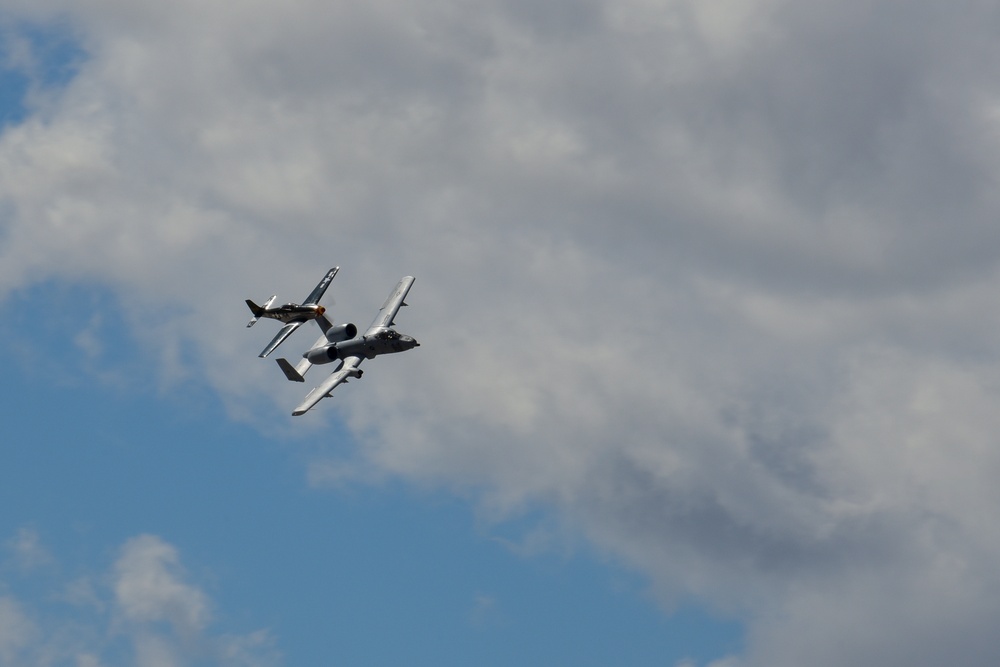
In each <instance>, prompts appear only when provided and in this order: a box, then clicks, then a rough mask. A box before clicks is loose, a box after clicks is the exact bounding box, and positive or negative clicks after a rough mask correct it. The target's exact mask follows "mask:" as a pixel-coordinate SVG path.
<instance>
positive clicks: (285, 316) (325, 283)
mask: <svg viewBox="0 0 1000 667" xmlns="http://www.w3.org/2000/svg"><path fill="white" fill-rule="evenodd" d="M337 271H340V267H339V266H335V267H333V268H332V269H330V270H329V271H327V272H326V275H325V276H323V280H321V281H319V284H317V285H316V287H314V288H313V291H312V292H310V293H309V296H307V297H306V300H305V301H303V302H302V303H286V304H285V305H283V306H276V307H274V308H272V307H271V304H272V303H274V300H275V299H277V298H278V295H277V294H275V295H273V296H272V297H271V298H270V299H268V300H267V301H265V302H264V305H263V306H258V305H257V304H256V303H254V302H253V301H251V300H250V299H247V300H246V301H247V306H249V307H250V312H252V313H253V317H252V318H251V319H250V321H249V322H247V327H248V328H249V327H252V326H253V325H255V324H257V320H259V319H260V318H262V317H266V318H270V319H272V320H279V321H281V322H284V323H285V326H283V327H281V331H279V332H278V333H277V334H276V335H275V336H274V338H273V339H271V342H270V343H268V344H267V347H265V348H264V351H263V352H261V353H260V354H259V355H258V356H259V357H261V358H262V359H263V358H264V357H266V356H267V355H269V354H271V353H272V352H274V350H275V348H277V347H278V346H279V345H281V343H282V342H284V340H285V339H286V338H288V337H289V336H290V335H292V332H293V331H295V330H296V329H298V328H299V327H300V326H302V324H303V323H305V322H308V321H309V320H314V319H316V318H317V317H321V316H322V315H323V313H325V312H326V308H324V307H323V306H321V305H319V300H320V299H322V298H323V294H325V293H326V288H327V287H329V286H330V281H331V280H333V277H334V276H336V275H337Z"/></svg>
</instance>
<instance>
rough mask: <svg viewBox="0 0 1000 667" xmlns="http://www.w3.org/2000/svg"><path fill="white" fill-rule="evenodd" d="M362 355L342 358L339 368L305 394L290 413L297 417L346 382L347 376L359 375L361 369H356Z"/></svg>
mask: <svg viewBox="0 0 1000 667" xmlns="http://www.w3.org/2000/svg"><path fill="white" fill-rule="evenodd" d="M363 359H364V357H354V356H351V357H347V359H344V364H343V365H342V366H341V367H340V370H336V371H334V372H333V373H331V374H330V375H329V377H327V378H326V379H325V380H323V382H322V384H320V385H319V386H318V387H316V388H315V389H313V390H312V391H310V392H309V393H308V394H306V397H305V399H304V400H303V401H302V403H300V404H299V406H298V407H297V408H295V409H294V410H293V411H292V415H294V416H296V417H298V416H299V415H303V414H305V413H306V412H308V411H309V410H310V409H311V408H312V407H313V406H314V405H316V404H317V403H319V402H320V401H321V400H323V399H324V398H326V397H327V396H329V395H330V392H331V391H333V390H334V389H336V388H337V387H338V386H339V385H341V384H343V383H345V382H347V379H348V378H351V377H361V371H359V370H358V366H359V365H360V364H361V361H362V360H363Z"/></svg>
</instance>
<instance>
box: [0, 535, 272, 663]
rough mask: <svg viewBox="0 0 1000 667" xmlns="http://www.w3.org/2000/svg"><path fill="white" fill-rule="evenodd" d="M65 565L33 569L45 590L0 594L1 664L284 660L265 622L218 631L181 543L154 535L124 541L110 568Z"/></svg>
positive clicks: (209, 602) (262, 661)
mask: <svg viewBox="0 0 1000 667" xmlns="http://www.w3.org/2000/svg"><path fill="white" fill-rule="evenodd" d="M23 532H24V531H22V534H23ZM49 562H52V561H49ZM60 569H61V568H60V567H52V568H48V569H47V570H42V571H35V572H32V573H31V576H33V577H34V578H35V579H34V581H35V582H36V583H38V582H41V583H42V585H43V586H44V587H45V588H48V589H49V591H50V592H49V593H48V594H43V595H41V596H35V597H34V598H33V599H31V600H25V599H20V598H18V597H17V596H16V595H13V594H11V595H3V596H0V664H3V665H5V666H7V665H10V666H11V667H15V666H17V665H48V664H74V665H76V666H77V667H101V666H102V665H108V664H119V663H118V661H121V660H123V659H126V660H128V662H127V664H134V665H138V666H140V667H166V666H173V665H178V666H179V665H191V664H203V663H204V664H214V665H226V666H232V667H237V666H240V667H272V666H275V665H278V664H281V659H280V655H279V654H278V653H277V652H276V650H275V647H274V638H273V637H272V636H271V635H270V633H269V632H267V631H266V630H257V631H254V632H250V633H248V634H244V635H236V634H219V633H218V632H216V631H214V629H213V628H212V624H211V619H210V617H209V612H208V609H209V607H210V606H211V601H210V600H209V598H208V596H207V595H206V593H205V592H204V591H203V590H201V589H200V588H199V587H198V586H196V585H194V584H193V583H191V582H189V581H188V580H187V577H186V575H185V573H184V570H183V568H182V565H181V563H180V557H179V554H178V553H177V550H176V548H175V547H173V546H172V545H170V544H169V543H167V542H165V541H164V540H163V539H161V538H159V537H157V536H154V535H140V536H137V537H134V538H132V539H130V540H128V541H126V542H125V544H124V545H122V547H121V552H120V555H119V557H118V559H117V561H116V562H115V563H114V565H113V567H111V569H110V571H109V572H108V573H106V574H105V573H97V574H92V575H85V576H83V577H80V578H77V579H75V580H73V581H72V582H69V583H68V584H64V583H62V582H60V581H59V580H58V577H57V576H56V575H57V574H58V571H59V570H60ZM74 569H75V568H74ZM96 582H100V583H96ZM0 583H2V582H0ZM64 603H69V605H68V606H67V605H66V604H64ZM206 661H207V662H206ZM122 664H126V663H122Z"/></svg>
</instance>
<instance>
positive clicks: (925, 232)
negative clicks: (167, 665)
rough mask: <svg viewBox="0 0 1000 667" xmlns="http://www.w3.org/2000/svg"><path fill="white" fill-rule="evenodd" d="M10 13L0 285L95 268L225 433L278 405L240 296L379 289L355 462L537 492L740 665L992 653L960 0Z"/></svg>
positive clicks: (287, 392) (981, 114)
mask: <svg viewBox="0 0 1000 667" xmlns="http://www.w3.org/2000/svg"><path fill="white" fill-rule="evenodd" d="M3 6H4V9H5V12H6V16H7V17H8V19H9V21H8V23H10V24H11V25H15V26H16V25H19V23H18V22H24V21H27V22H33V23H35V24H39V25H44V26H55V28H53V29H56V30H61V31H65V32H66V33H67V34H69V35H71V36H72V38H73V40H74V41H75V42H76V43H78V44H79V45H80V49H81V54H82V56H81V59H80V61H79V62H78V63H77V65H76V75H75V76H74V77H73V78H72V80H70V81H69V82H68V83H66V84H65V85H61V86H58V87H53V86H51V85H49V84H46V83H45V82H44V81H42V80H41V79H37V80H36V81H35V85H34V86H33V87H32V88H31V94H30V95H29V98H28V103H29V104H30V113H29V114H28V115H27V117H26V118H25V119H24V120H23V121H22V122H20V123H18V124H16V125H13V126H9V127H7V128H5V129H4V131H3V134H2V136H0V201H2V204H0V211H2V217H0V236H2V245H0V293H3V294H10V293H12V292H13V291H14V290H18V289H21V288H25V287H30V286H31V285H33V284H36V283H37V282H39V281H42V280H50V279H56V280H67V281H74V282H80V281H85V282H90V283H93V284H96V285H102V286H106V287H110V288H111V289H112V290H114V292H115V293H116V294H117V295H118V298H120V299H121V302H122V305H123V306H124V312H125V313H126V317H128V318H129V320H130V321H131V322H132V323H133V325H134V326H135V330H136V332H137V333H141V332H142V331H143V330H144V329H145V328H148V327H149V326H151V325H152V326H155V327H156V330H157V334H158V336H157V344H156V346H155V350H154V349H153V348H152V347H151V351H155V353H156V354H158V355H159V359H160V363H159V368H160V369H161V374H162V376H163V377H166V378H170V377H183V376H184V375H185V374H188V373H193V372H195V370H196V371H197V373H198V374H199V375H204V376H206V377H207V378H208V380H209V382H211V383H212V384H213V386H214V387H215V388H216V389H217V390H218V391H219V393H220V395H221V396H222V397H223V400H224V401H225V402H226V404H227V407H228V409H229V410H230V413H231V414H232V415H233V416H234V417H236V418H245V417H247V415H250V414H252V413H253V412H254V411H255V410H256V409H257V408H259V406H261V405H267V406H268V407H267V410H269V411H270V412H271V413H272V414H277V413H278V412H279V411H284V410H285V408H286V407H287V406H291V405H293V404H294V401H295V400H296V398H297V396H298V394H297V391H298V389H299V388H298V387H296V388H291V389H290V388H287V387H280V388H278V387H277V386H276V385H277V384H278V383H279V380H280V376H279V375H278V374H277V373H276V372H275V369H273V368H271V367H268V366H261V365H248V364H246V363H245V360H246V359H248V358H253V356H254V355H255V354H256V351H257V350H258V349H259V347H260V345H261V344H262V341H263V339H262V338H261V339H257V338H253V339H252V340H251V339H250V338H247V337H246V336H244V337H242V338H240V337H238V336H239V334H241V333H243V332H242V331H241V327H242V325H243V321H245V318H246V313H244V312H241V311H240V308H242V299H243V298H246V297H259V296H265V295H266V294H270V293H273V291H275V290H277V291H281V292H283V293H282V295H281V296H282V298H285V297H287V298H288V299H296V298H300V297H301V296H303V295H304V292H305V291H306V290H308V288H309V286H311V285H312V284H314V283H315V280H316V279H317V278H318V276H319V275H321V274H322V272H323V271H324V270H325V269H326V268H327V267H328V266H329V265H333V264H339V265H341V266H342V271H341V275H340V276H339V277H338V278H337V281H335V283H334V285H333V286H332V288H331V292H330V294H331V295H332V296H333V297H334V298H335V299H336V301H337V305H336V306H335V309H334V315H335V317H337V318H338V319H343V318H344V317H348V318H350V319H352V320H354V321H357V322H358V323H359V324H362V325H364V324H367V322H368V321H369V320H368V319H366V318H370V317H372V316H373V315H374V311H375V308H377V306H378V304H379V303H381V300H382V299H383V298H384V296H385V293H386V292H387V290H388V289H389V288H390V287H391V286H392V285H393V284H394V281H395V280H397V279H398V277H399V276H400V275H403V274H413V275H415V276H417V283H416V285H415V287H414V290H413V292H412V293H411V298H410V300H409V301H410V303H411V304H412V305H414V306H417V307H413V308H409V309H407V310H405V311H403V313H402V314H401V316H400V317H399V318H398V319H399V326H400V329H401V330H403V331H406V332H407V333H413V334H414V335H415V336H416V337H417V338H418V339H419V340H420V341H421V343H422V347H421V348H420V350H418V351H415V352H412V353H410V354H408V355H401V358H399V359H392V360H391V361H383V362H375V363H373V365H372V368H370V369H369V371H370V374H369V375H368V376H366V379H365V381H364V382H359V383H352V385H351V386H350V388H349V393H348V392H347V391H344V392H342V393H341V394H339V395H338V397H337V399H336V401H335V402H334V403H335V404H334V405H324V406H323V407H324V408H326V409H327V410H328V411H336V414H338V415H340V416H342V417H343V418H344V419H345V420H346V422H347V424H348V425H349V426H350V427H351V429H352V430H353V431H354V432H355V433H356V434H357V437H358V441H359V451H358V455H357V460H356V461H354V462H352V465H356V466H361V467H364V468H367V470H368V471H369V472H372V473H374V474H391V475H398V476H401V477H403V478H406V479H409V480H413V481H415V482H418V483H425V484H435V485H442V486H447V487H450V488H454V489H456V490H458V491H460V492H463V493H468V494H469V495H470V496H471V497H474V498H476V499H477V500H478V501H479V502H480V503H481V504H482V506H483V508H484V512H493V513H495V516H500V517H502V516H509V515H510V514H512V513H517V512H519V511H521V510H523V509H526V508H530V507H538V506H542V507H545V508H548V509H549V510H550V511H552V512H553V513H555V514H556V515H557V516H558V517H560V519H561V520H562V521H563V522H565V524H566V525H567V526H569V527H571V528H572V529H573V530H575V531H579V532H580V533H582V534H583V535H585V536H587V538H588V539H590V540H591V541H592V542H593V543H594V544H595V545H597V546H598V547H599V548H600V549H602V550H604V551H605V552H606V553H608V554H610V555H612V556H614V557H616V558H618V559H621V560H622V561H623V562H626V563H628V564H629V565H631V566H633V567H635V568H638V569H640V570H641V571H643V572H644V573H646V574H647V575H648V576H649V577H650V580H651V581H652V582H653V585H654V587H655V589H656V590H657V592H658V594H659V595H660V596H661V598H662V599H663V601H664V603H665V604H666V605H667V606H668V607H669V606H670V605H671V604H673V603H675V602H677V601H679V600H683V599H687V598H691V597H693V598H696V599H699V600H701V601H703V602H705V603H707V604H710V605H712V606H714V607H716V608H718V609H721V610H723V611H725V612H727V613H732V614H735V615H738V616H740V617H741V618H745V619H746V622H747V627H748V629H749V630H748V632H749V636H748V645H747V649H746V655H744V656H741V657H740V660H741V661H742V662H744V663H745V664H747V665H768V666H781V665H801V664H810V665H816V666H818V667H822V666H824V665H843V664H882V665H908V666H913V665H938V664H941V663H942V662H944V661H945V660H947V661H949V662H956V661H957V662H960V663H962V664H995V663H996V662H997V660H998V658H1000V645H998V644H997V643H996V641H995V640H994V639H993V638H992V635H993V632H992V627H993V626H994V625H995V619H996V618H997V617H998V614H1000V596H998V590H997V589H998V586H1000V577H998V575H997V573H996V568H995V565H994V564H995V562H996V560H997V556H998V555H1000V531H998V529H997V527H996V522H995V521H994V520H993V519H994V517H995V515H996V508H997V507H998V501H1000V498H998V492H997V491H996V486H995V484H993V480H994V479H995V478H996V476H997V472H998V469H1000V461H998V455H997V453H996V452H997V448H996V446H995V439H996V436H995V434H996V433H997V432H998V430H997V426H998V424H997V421H998V418H997V417H996V411H995V410H994V406H995V403H996V400H997V397H998V390H997V387H998V386H1000V383H998V379H1000V374H998V371H1000V365H998V354H997V353H998V348H997V344H996V343H995V336H994V335H993V332H994V331H996V330H997V327H996V324H997V316H996V314H995V313H996V312H998V309H997V308H996V305H997V297H996V294H998V293H1000V290H998V287H1000V279H998V265H997V259H998V255H1000V227H998V226H997V225H996V224H995V221H996V218H997V215H996V214H997V212H998V210H1000V206H998V202H997V194H996V193H997V192H998V191H1000V190H998V188H997V187H996V186H997V180H998V174H1000V170H998V158H997V155H1000V153H998V151H997V148H998V137H1000V135H998V130H1000V126H998V121H1000V115H998V111H1000V104H998V102H1000V96H998V91H997V85H996V83H995V75H994V72H995V71H996V65H997V64H998V57H1000V47H998V46H997V44H998V43H1000V42H998V40H997V39H996V36H997V30H998V25H1000V23H998V21H1000V15H998V14H997V12H996V11H995V10H994V9H993V8H991V7H989V6H987V5H983V4H982V3H975V2H959V3H957V4H955V3H953V4H951V5H949V6H948V7H947V8H944V7H942V6H940V3H930V2H899V1H896V0H869V1H866V2H860V3H851V4H850V5H846V6H845V5H844V4H843V3H835V2H831V1H829V0H808V1H807V2H798V3H787V2H781V1H778V0H753V1H751V2H718V3H711V5H710V6H706V3H698V2H693V1H688V0H661V1H656V0H623V1H621V2H615V3H600V2H573V3H569V2H562V1H557V2H549V3H545V5H544V6H537V5H536V3H527V2H519V1H517V0H506V1H500V0H497V1H479V2H475V3H456V2H449V1H444V0H437V1H435V0H430V1H427V2H421V3H417V4H414V3H403V2H392V1H389V2H381V3H377V4H375V5H372V4H361V3H334V4H332V5H331V4H330V3H323V2H313V1H311V0H291V1H289V2H284V3H280V4H275V3H264V2H258V3H246V2H242V3H233V2H226V1H223V0H217V1H214V2H210V3H205V2H197V3H196V2H179V3H170V4H169V5H164V4H162V3H161V4H156V3H151V2H128V3H122V2H116V1H114V0H103V1H101V2H94V3H88V4H87V5H86V6H85V7H81V6H79V4H78V3H69V2H64V1H60V0H47V1H42V2H39V1H37V0H36V1H33V2H31V3H21V2H17V1H15V0H8V1H7V2H5V3H3ZM8 55H10V54H8ZM7 62H8V63H11V65H10V66H19V65H18V64H17V63H21V62H30V60H26V59H25V58H24V57H21V58H20V59H14V58H11V57H8V60H7ZM25 71H27V72H28V73H29V74H30V73H31V71H30V70H28V69H26V70H25ZM277 280H280V282H281V284H280V285H276V284H274V283H275V281H277ZM268 290H271V291H268ZM294 290H302V291H303V294H295V293H288V292H293V291H294ZM341 313H342V314H343V315H341ZM234 332H236V333H234ZM254 332H257V330H256V329H255V330H254ZM302 344H304V343H302V342H301V341H299V340H298V339H297V338H295V339H293V340H292V341H291V342H289V343H286V345H293V346H295V345H302ZM185 350H188V351H189V352H185ZM98 353H99V351H98ZM376 364H377V365H376ZM195 367H197V368H195ZM369 378H371V381H369ZM293 389H294V391H293ZM317 419H322V418H321V417H319V418H317ZM322 469H323V468H320V472H319V473H317V474H316V475H315V478H317V479H321V478H322ZM325 469H328V470H329V469H338V468H334V467H329V468H325ZM339 470H341V473H340V474H343V469H342V468H340V469H339ZM147 546H149V545H147ZM153 546H155V545H153ZM150 549H151V551H152V552H154V554H155V553H157V552H156V549H154V548H152V546H151V547H150ZM158 553H159V555H150V556H148V557H149V558H152V562H157V563H161V564H162V565H163V566H164V567H168V566H169V563H170V558H169V557H168V555H165V553H164V552H162V551H161V552H158ZM168 569H169V568H168ZM137 583H141V586H140V587H139V588H138V589H136V590H143V591H145V592H146V593H148V594H150V595H152V594H154V593H155V595H154V596H153V597H154V598H155V599H156V600H158V602H157V604H158V605H161V606H158V607H157V609H159V610H160V611H158V612H157V613H160V614H163V615H162V616H160V617H158V618H160V619H161V620H166V621H168V622H170V623H173V624H174V625H175V626H176V627H178V628H180V627H187V628H189V629H191V630H192V631H193V630H195V629H197V627H198V619H199V618H200V616H199V614H200V612H198V611H197V605H195V606H190V605H188V606H185V605H182V604H180V603H179V602H178V600H180V599H188V598H187V597H186V593H185V591H186V590H187V589H184V588H183V587H181V588H179V589H170V588H169V587H164V586H163V585H162V581H159V580H157V579H156V577H153V578H152V579H150V580H148V581H144V582H137ZM189 601H190V600H189ZM119 602H120V603H121V605H122V609H132V610H133V612H134V613H138V614H140V615H142V612H141V611H139V609H140V608H138V607H135V606H130V605H129V604H128V602H127V596H126V599H122V600H120V601H119ZM174 603H176V604H174ZM163 605H165V606H163ZM171 605H173V606H171ZM168 608H169V609H170V611H165V609H168ZM0 609H2V610H3V612H2V613H3V614H5V617H7V618H11V619H15V620H16V619H18V618H22V616H23V615H22V613H21V612H20V611H19V608H18V606H17V605H16V601H14V602H8V603H6V605H5V606H3V607H0ZM150 613H152V612H150ZM144 618H145V617H144ZM147 620H148V618H147ZM12 622H13V621H12ZM182 634H183V633H182ZM5 637H6V636H5V635H0V650H7V651H15V650H20V649H18V648H17V646H15V645H14V644H12V643H11V641H10V640H8V639H5ZM147 649H148V651H149V653H150V655H152V654H154V653H156V652H157V651H158V650H159V648H158V645H156V643H155V642H153V643H152V644H150V645H149V646H148V647H147Z"/></svg>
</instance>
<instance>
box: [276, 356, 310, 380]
mask: <svg viewBox="0 0 1000 667" xmlns="http://www.w3.org/2000/svg"><path fill="white" fill-rule="evenodd" d="M277 361H278V366H279V367H280V368H281V371H282V372H283V373H284V374H285V377H286V378H288V379H289V380H291V381H292V382H305V381H306V379H305V378H304V377H302V375H301V374H300V373H299V372H298V371H297V370H295V367H294V366H292V365H291V364H290V363H288V359H278V360H277Z"/></svg>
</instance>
